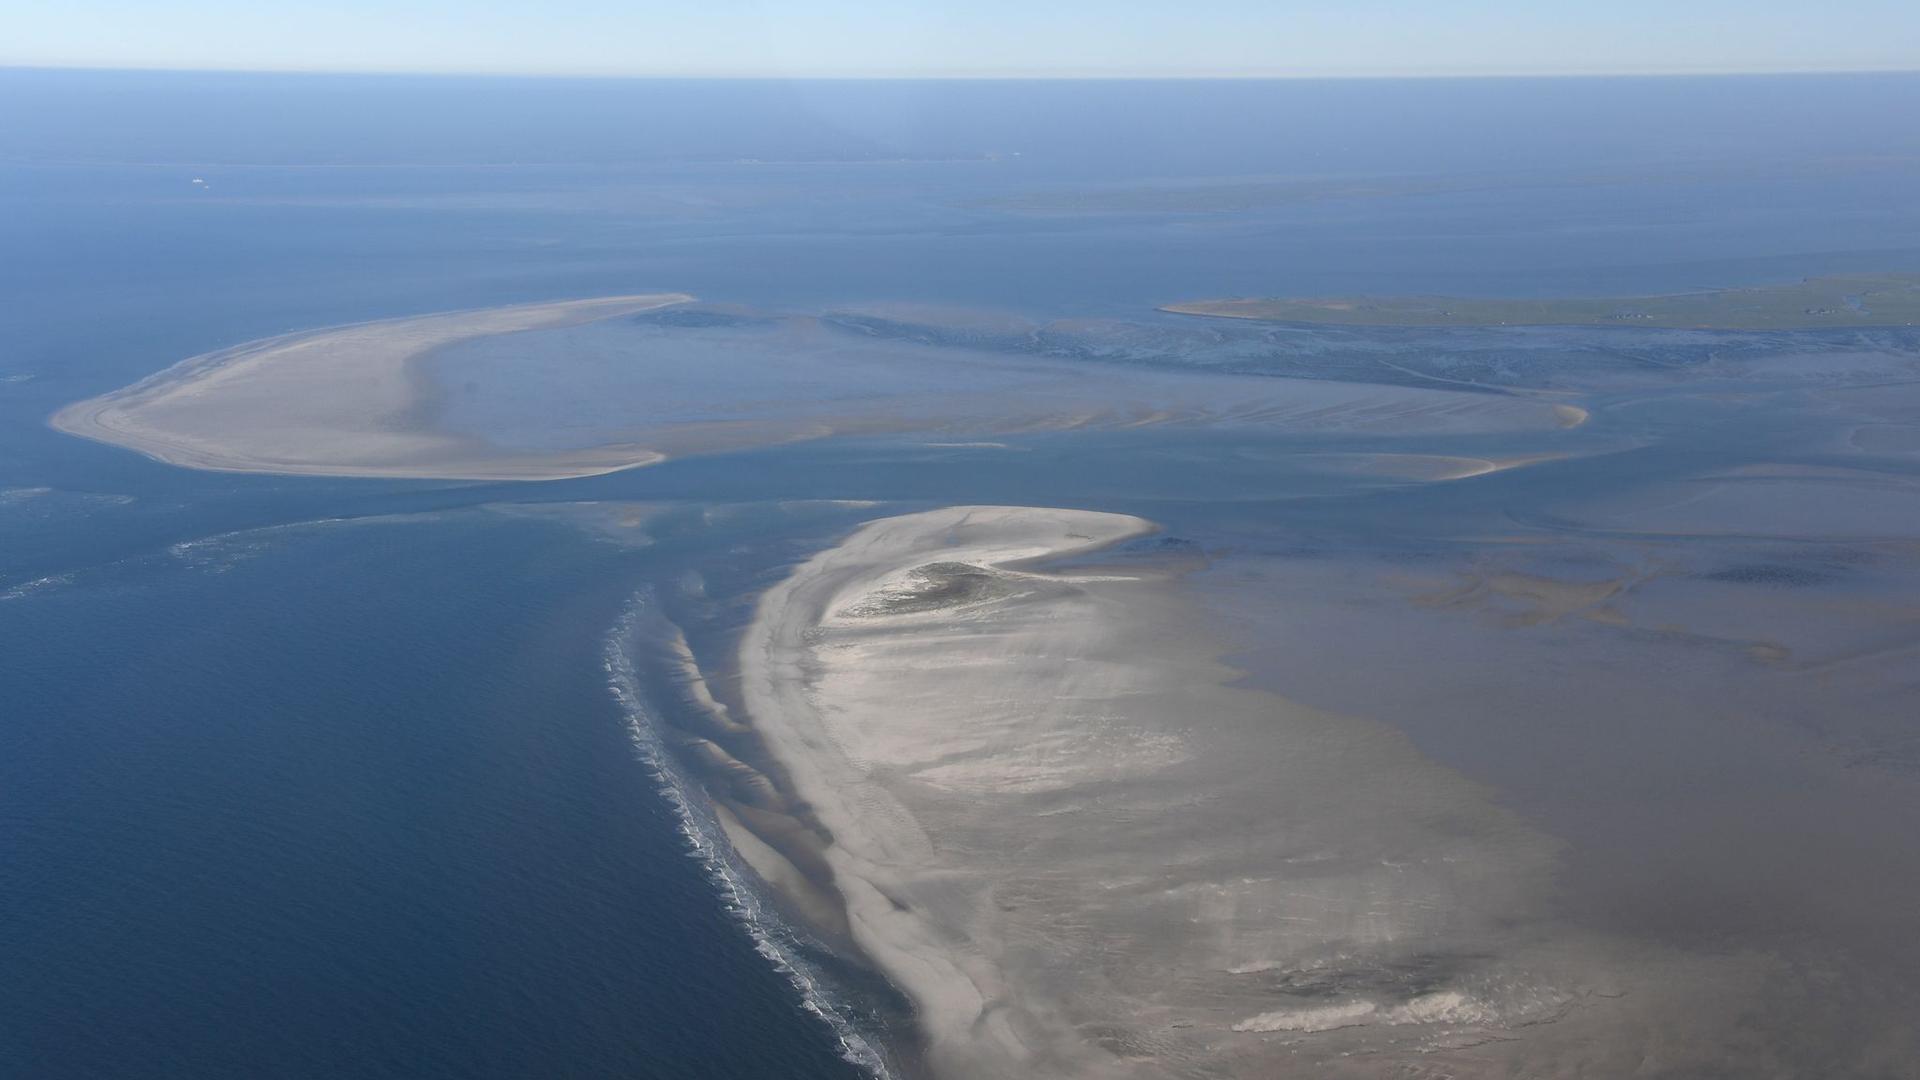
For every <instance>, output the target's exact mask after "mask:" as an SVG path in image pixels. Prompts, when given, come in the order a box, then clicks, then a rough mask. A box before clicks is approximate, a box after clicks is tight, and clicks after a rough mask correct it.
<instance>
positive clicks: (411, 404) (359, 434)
mask: <svg viewBox="0 0 1920 1080" xmlns="http://www.w3.org/2000/svg"><path fill="white" fill-rule="evenodd" d="M691 299H692V297H689V296H686V295H684V294H681V293H659V294H652V295H644V296H616V297H606V298H602V299H594V300H570V301H564V302H560V303H549V304H524V305H519V306H515V307H503V308H491V309H486V310H479V311H461V312H449V313H445V314H437V315H423V316H418V317H413V318H403V319H388V320H383V321H380V322H370V323H360V324H357V325H353V326H342V327H334V328H331V329H327V330H316V331H310V332H305V333H298V334H289V335H286V336H283V337H277V338H268V339H265V340H262V341H254V342H248V343H246V344H244V345H237V346H234V347H233V348H230V349H222V350H220V351H218V352H212V353H208V354H206V355H203V356H197V357H193V358H192V359H189V360H184V361H182V362H180V363H178V364H175V365H174V366H173V367H170V368H168V369H166V370H165V371H162V372H160V373H158V374H156V375H154V376H152V377H150V378H147V379H144V380H142V381H140V382H138V383H135V384H134V385H132V386H129V387H126V388H124V389H121V390H116V391H113V392H112V393H109V394H105V395H102V396H100V397H97V398H91V399H89V400H86V401H81V402H77V403H75V404H73V405H69V406H67V407H66V408H64V409H61V410H60V411H59V412H57V413H55V414H54V415H53V416H52V417H51V418H50V419H49V421H48V423H50V424H51V425H52V426H53V427H54V428H56V429H58V430H60V431H64V432H67V433H68V434H71V435H78V436H81V437H82V438H87V439H92V440H95V441H96V442H104V443H109V444H111V445H115V446H124V447H127V448H128V449H131V450H137V451H139V452H140V453H142V454H145V455H147V456H148V457H151V458H154V459H156V460H159V461H164V462H167V463H169V464H173V465H184V466H187V467H189V468H195V469H211V470H216V471H221V472H266V473H284V474H293V475H302V476H397V477H429V478H441V479H460V480H551V479H561V478H566V477H576V476H594V475H598V474H601V473H608V472H614V471H617V470H620V469H630V468H634V467H636V466H640V465H648V464H652V463H654V462H657V461H660V460H662V455H660V454H659V453H657V452H656V451H654V450H651V449H649V448H647V447H641V446H632V445H625V446H622V445H606V446H597V447H591V448H586V449H578V450H564V451H555V452H527V451H511V450H506V449H503V448H500V447H496V446H492V445H489V444H487V443H485V442H483V441H481V440H478V439H473V438H467V437H461V436H457V435H453V434H449V433H447V432H444V431H441V430H438V429H437V428H436V427H435V425H433V424H432V423H431V412H432V406H433V399H434V396H435V395H436V394H437V393H438V388H437V387H436V386H435V385H434V383H433V381H432V380H431V379H430V378H429V377H428V376H427V375H425V374H424V373H423V372H422V371H421V370H420V364H421V362H422V361H423V359H424V358H426V357H427V356H428V355H430V354H431V353H433V352H434V351H436V350H439V349H442V348H445V347H447V346H450V345H455V344H458V343H460V342H463V341H469V340H472V339H475V338H480V337H488V336H494V335H500V334H511V333H516V332H519V331H525V330H535V329H542V328H553V327H561V326H569V325H574V324H577V323H582V322H590V321H593V320H596V319H604V318H610V317H613V316H617V315H626V314H632V313H634V312H639V311H647V310H650V309H654V308H660V307H666V306H668V305H672V304H678V303H683V302H685V301H688V300H691Z"/></svg>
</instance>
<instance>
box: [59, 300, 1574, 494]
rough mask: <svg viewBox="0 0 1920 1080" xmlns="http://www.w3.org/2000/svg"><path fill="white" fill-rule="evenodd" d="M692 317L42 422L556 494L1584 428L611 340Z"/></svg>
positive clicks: (384, 334)
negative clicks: (812, 464) (739, 453)
mask: <svg viewBox="0 0 1920 1080" xmlns="http://www.w3.org/2000/svg"><path fill="white" fill-rule="evenodd" d="M689 299H691V298H690V297H687V296H684V295H682V294H678V293H673V294H659V295H651V296H627V297H610V298H604V299H597V300H578V301H570V302H564V303H550V304H533V305H524V306H519V307H508V308H498V309H492V310H483V311H466V312H453V313H444V314H436V315H424V316H418V317H413V318H404V319H390V320H385V321H381V322H371V323H362V324H358V325H354V326H345V327H335V328H331V329H324V330H315V331H308V332H304V333H298V334H289V335H285V336H282V337H277V338H269V339H265V340H262V341H255V342H249V343H247V344H243V345H238V346H235V347H233V348H230V349H223V350H220V351H217V352H213V353H208V354H206V355H203V356H199V357H195V358H193V359H190V360H187V361H184V362H182V363H180V364H176V365H174V366H173V367H171V368H169V369H167V370H166V371H163V372H160V373H159V374H157V375H154V376H152V377H150V378H147V379H144V380H142V381H140V382H139V383H136V384H134V385H133V386H129V387H126V388H124V389H121V390H117V391H114V392H112V393H109V394H105V395H103V396H101V397H97V398H94V399H91V400H88V401H83V402H79V403H77V404H74V405H71V406H68V407H67V408H64V409H62V410H60V411H59V412H58V413H56V414H55V415H54V416H53V417H52V418H51V419H50V421H49V422H50V423H51V425H52V426H53V427H55V428H57V429H59V430H61V431H65V432H68V433H71V434H74V435H79V436H82V437H85V438H89V439H94V440H97V441H100V442H106V443H111V444H113V445H117V446H124V447H127V448H129V449H133V450H137V451H139V452H140V453H143V454H146V455H148V456H149V457H153V458H156V459H158V460H161V461H165V462H169V463H171V464H175V465H183V466H188V467H191V468H199V469H213V470H221V471H231V472H268V473H286V474H296V475H320V476H389V477H425V478H442V479H479V480H548V479H563V478H567V477H577V476H591V475H597V474H600V473H606V472H612V471H616V470H620V469H628V468H633V467H635V466H640V465H647V464H652V463H655V462H658V461H662V460H665V459H666V458H667V457H683V456H687V455H694V454H704V453H714V452H724V451H730V450H740V449H746V448H752V447H763V446H775V445H781V444H784V443H791V442H801V441H808V440H815V439H824V438H832V437H836V436H840V437H859V436H887V435H898V434H907V433H922V434H926V435H928V436H933V437H935V438H937V439H938V440H939V442H940V443H942V444H951V445H953V446H969V447H972V446H981V447H984V446H987V445H989V444H991V443H993V442H994V441H995V439H994V438H993V437H995V436H1006V435H1017V434H1036V433H1043V432H1061V431H1077V430H1107V431H1113V430H1132V429H1142V428H1151V427H1161V426H1172V427H1188V428H1193V427H1209V428H1236V429H1247V430H1258V431H1271V432H1275V433H1286V434H1296V435H1312V436H1322V435H1324V436H1335V437H1339V436H1349V435H1370V434H1390V435H1395V436H1405V435H1420V434H1424V435H1449V434H1522V433H1533V432H1542V433H1546V432H1555V431H1559V430H1561V429H1564V428H1567V427H1571V426H1575V425H1577V423H1578V421H1579V419H1580V418H1581V416H1582V415H1583V414H1580V413H1579V412H1578V410H1577V409H1573V408H1572V407H1570V406H1565V405H1557V404H1552V403H1548V402H1546V401H1543V400H1539V399H1537V398H1533V397H1529V396H1526V395H1517V394H1504V393H1485V392H1460V391H1455V390H1445V389H1436V388H1427V387H1406V386H1397V385H1383V384H1372V383H1352V382H1340V381H1336V380H1331V379H1318V378H1316V379H1291V378H1287V379H1282V378H1271V377H1264V376H1255V375H1238V374H1231V373H1221V372H1199V371H1192V370H1185V369H1180V368H1177V367H1168V368H1156V367H1154V366H1152V365H1140V366H1135V365H1125V364H1102V363H1088V362H1084V361H1080V360H1070V359H1062V358H1059V357H1052V356H1034V355H1028V354H1026V353H1024V352H1022V351H1021V350H1020V349H1017V348H1016V349H1014V350H1013V351H1012V352H1007V351H1004V350H1003V351H994V349H993V348H989V347H986V346H989V345H992V344H993V342H994V341H998V340H999V339H998V338H993V337H992V335H991V334H986V332H985V331H980V334H982V335H985V337H984V338H982V341H984V345H982V344H981V341H975V339H974V338H973V337H966V336H965V335H962V337H963V338H964V340H965V341H966V342H971V343H972V344H952V343H949V344H945V345H930V344H928V343H926V342H923V341H918V340H915V339H912V338H910V337H909V338H903V337H899V336H897V335H895V336H887V335H881V334H878V332H877V331H875V332H868V330H867V329H863V328H861V327H859V326H851V325H846V324H845V323H846V320H847V318H849V317H844V316H843V317H837V321H836V319H828V318H816V317H809V316H777V317H775V316H765V317H762V316H748V315H741V314H738V313H732V314H729V313H727V312H724V311H719V310H717V309H702V310H695V311H692V312H690V313H688V315H689V317H688V320H687V321H685V322H678V323H676V322H672V321H664V322H659V323H646V324H644V325H642V324H640V323H637V322H635V321H634V320H620V319H617V318H616V317H617V316H621V315H627V314H632V313H635V312H643V311H646V310H649V309H653V308H660V307H666V306H670V305H675V304H679V303H681V302H683V301H687V300H689ZM703 318H704V320H705V321H703ZM729 320H731V321H729ZM976 322H977V320H976ZM970 325H971V324H970ZM943 332H944V333H946V334H947V336H948V337H952V336H953V334H954V333H956V331H953V330H952V328H951V327H949V328H947V329H946V330H945V331H943ZM976 336H979V335H976ZM941 340H946V339H945V338H942V339H941ZM1002 344H1004V343H1002ZM976 345H979V346H980V347H975V346H976Z"/></svg>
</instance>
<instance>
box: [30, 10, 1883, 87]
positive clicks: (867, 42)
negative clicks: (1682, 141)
mask: <svg viewBox="0 0 1920 1080" xmlns="http://www.w3.org/2000/svg"><path fill="white" fill-rule="evenodd" d="M0 27H4V28H5V30H4V33H0V65H8V66H32V67H120V68H187V69H239V70H290V71H388V72H447V73H451V72H463V73H504V74H529V75H622V76H772V77H876V76H894V75H911V76H924V77H935V76H938V77H999V76H1015V77H1073V76H1130V77H1192V76H1208V77H1251V76H1262V77H1287V76H1295V77H1311V76H1367V75H1523V74H1525V75H1537V74H1568V75H1572V74H1639V73H1678V72H1687V73H1692V72H1775V71H1860V70H1868V71H1873V70H1881V71H1884V70H1915V69H1920V0H1854V2H1852V3H1849V4H1846V5H1844V6H1830V5H1818V4H1813V3H1809V2H1807V0H1797V2H1793V3H1786V2H1782V0H1612V2H1610V3H1600V2H1594V0H1427V2H1425V3H1418V2H1411V0H1398V2H1394V0H1264V2H1263V0H1215V2H1207V0H1194V2H1187V3H1177V2H1169V0H939V2H915V0H818V2H802V3H795V2H787V3H756V2H752V0H679V2H674V3H661V2H654V0H549V2H547V3H529V2H524V0H274V2H263V0H62V2H57V3H56V2H48V0H0Z"/></svg>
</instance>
